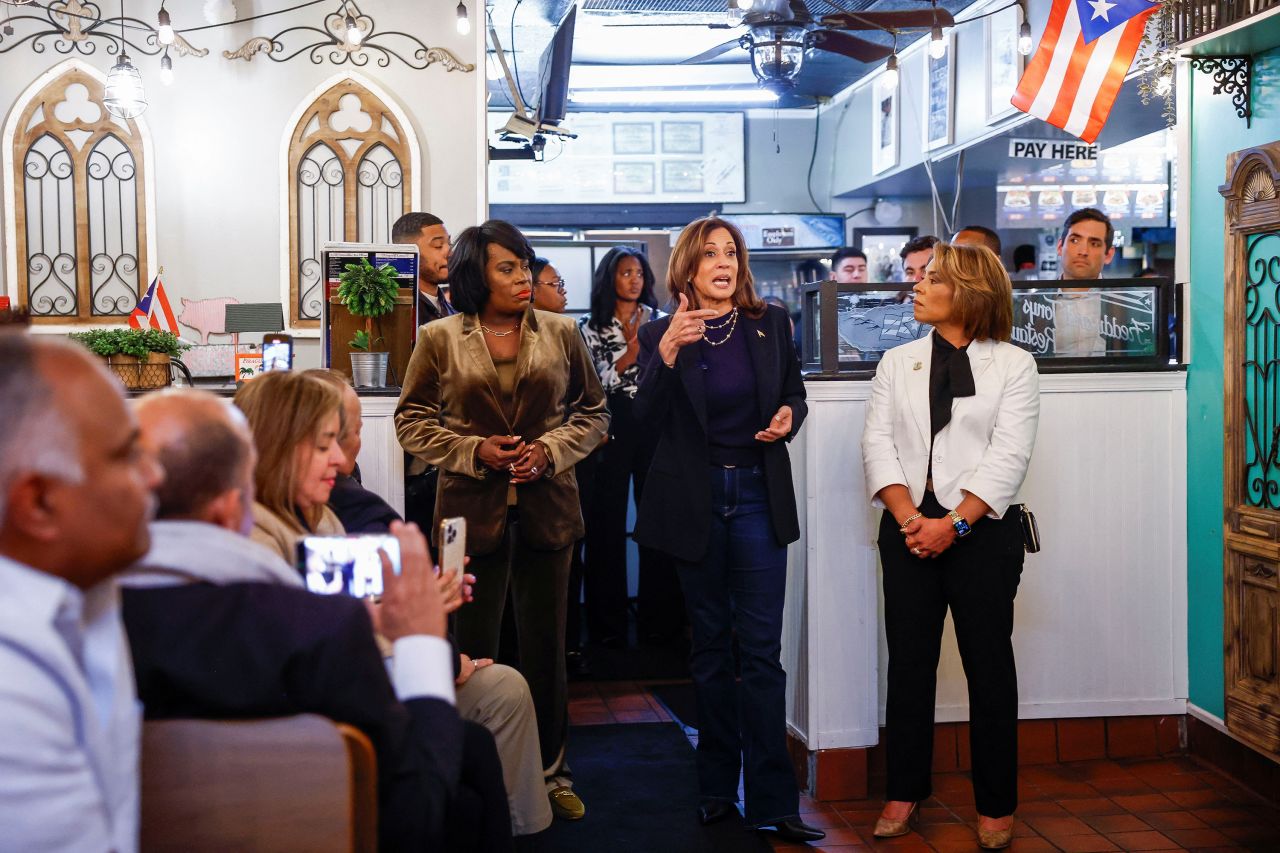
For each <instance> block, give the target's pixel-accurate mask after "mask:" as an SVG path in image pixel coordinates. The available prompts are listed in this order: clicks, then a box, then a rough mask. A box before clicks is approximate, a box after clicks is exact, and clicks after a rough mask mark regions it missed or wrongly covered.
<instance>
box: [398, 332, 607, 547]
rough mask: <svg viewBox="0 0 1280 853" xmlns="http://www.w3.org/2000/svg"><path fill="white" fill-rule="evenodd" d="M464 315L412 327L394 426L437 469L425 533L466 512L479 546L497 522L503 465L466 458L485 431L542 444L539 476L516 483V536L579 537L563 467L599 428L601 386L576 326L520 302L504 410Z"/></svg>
mask: <svg viewBox="0 0 1280 853" xmlns="http://www.w3.org/2000/svg"><path fill="white" fill-rule="evenodd" d="M484 335H485V333H484V331H483V330H482V329H481V328H480V321H479V319H478V318H477V317H476V315H474V314H454V315H453V316H450V317H445V318H443V319H440V320H436V321H434V322H432V323H429V324H427V325H425V326H422V327H421V328H420V329H419V330H418V344H417V346H416V347H414V350H413V356H412V357H411V358H410V359H409V369H408V370H407V371H406V376H405V383H404V390H403V391H402V392H401V394H400V402H399V405H397V406H396V415H395V424H396V435H397V436H398V437H399V439H400V444H401V446H402V447H404V449H405V450H406V451H407V452H408V453H410V454H412V455H413V456H416V457H418V458H420V459H422V460H424V461H426V462H428V463H430V464H432V465H436V466H438V467H439V468H440V482H439V485H438V486H437V488H436V514H435V520H434V523H433V524H432V528H433V530H432V536H433V538H434V536H435V532H436V530H439V528H440V520H441V519H444V518H452V517H454V516H462V517H464V518H466V520H467V553H469V554H472V555H482V554H488V553H491V552H492V551H494V550H496V549H497V547H498V545H499V544H500V542H501V540H502V534H503V531H504V530H505V528H506V522H507V485H508V483H509V482H510V478H509V477H508V476H507V475H506V474H505V472H500V471H492V470H489V469H488V468H486V467H485V466H484V465H483V464H482V463H481V462H480V460H479V459H478V458H477V457H476V451H477V450H478V449H479V447H480V445H481V443H482V442H483V441H484V440H485V439H486V438H488V437H489V436H491V435H518V436H520V437H521V438H522V439H523V440H524V441H525V442H530V441H533V440H534V439H537V440H538V441H540V442H542V444H543V446H545V447H546V449H547V458H548V459H549V460H550V463H551V471H550V475H551V476H548V477H542V478H540V479H537V480H534V481H533V482H531V483H524V484H521V485H520V486H518V487H517V499H516V500H517V505H518V506H519V509H520V521H521V524H520V531H521V538H522V539H523V540H524V542H525V543H526V544H527V545H529V546H530V547H532V548H535V549H541V550H554V549H557V548H564V547H567V546H569V545H572V544H573V543H574V542H575V541H577V540H578V539H580V538H582V535H583V524H582V511H581V510H580V509H579V507H578V483H577V480H576V479H575V478H574V474H573V467H574V465H576V464H577V463H578V462H579V461H580V460H581V459H583V458H584V457H586V455H587V454H588V453H590V452H591V451H592V450H594V449H595V447H596V445H597V444H599V443H600V439H601V438H602V437H603V436H604V434H605V432H606V431H607V430H608V428H609V411H608V408H607V407H606V404H605V396H604V391H603V390H602V389H601V387H600V379H599V378H598V377H597V376H596V371H595V367H593V366H592V364H591V357H590V356H589V355H588V354H587V347H586V344H584V343H583V341H582V335H580V334H579V333H578V326H577V324H576V323H574V322H573V320H572V319H570V318H568V317H564V316H561V315H559V314H552V313H549V312H546V311H538V310H536V309H533V308H530V309H528V310H526V311H525V312H524V318H523V319H522V320H521V328H520V349H519V352H518V353H517V355H516V376H515V392H514V394H513V398H514V402H513V409H514V411H513V412H512V413H511V415H510V416H508V414H507V412H506V411H505V410H504V407H503V405H502V392H501V386H500V385H499V380H498V371H497V369H496V368H495V367H494V365H493V358H492V357H491V356H490V355H489V348H488V347H487V346H486V345H485V342H484Z"/></svg>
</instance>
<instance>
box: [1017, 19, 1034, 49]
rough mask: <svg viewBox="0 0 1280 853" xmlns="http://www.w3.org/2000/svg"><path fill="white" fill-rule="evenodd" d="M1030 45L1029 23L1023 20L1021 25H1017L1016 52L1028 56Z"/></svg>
mask: <svg viewBox="0 0 1280 853" xmlns="http://www.w3.org/2000/svg"><path fill="white" fill-rule="evenodd" d="M1031 47H1032V45H1031V25H1030V24H1028V23H1027V22H1026V21H1023V22H1022V26H1020V27H1018V53H1020V54H1022V55H1023V56H1030V55H1031Z"/></svg>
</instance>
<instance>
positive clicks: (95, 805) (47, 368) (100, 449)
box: [0, 332, 162, 853]
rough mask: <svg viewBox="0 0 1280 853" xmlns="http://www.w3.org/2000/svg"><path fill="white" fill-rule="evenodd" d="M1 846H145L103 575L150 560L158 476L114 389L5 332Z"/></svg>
mask: <svg viewBox="0 0 1280 853" xmlns="http://www.w3.org/2000/svg"><path fill="white" fill-rule="evenodd" d="M0 364H3V365H4V366H5V369H4V370H3V371H0V591H2V592H0V846H2V847H4V848H5V849H11V850H40V851H81V850H83V851H92V853H102V851H107V850H112V851H116V853H129V851H133V850H136V849H137V847H138V736H139V714H138V705H137V700H136V697H135V694H134V687H133V669H132V667H131V665H130V660H129V653H128V646H127V645H126V642H125V638H124V632H123V630H122V628H121V623H120V608H119V596H118V591H117V589H116V587H115V583H114V580H113V578H112V576H113V575H114V574H115V573H117V572H119V571H120V570H122V569H124V568H125V567H126V566H128V565H130V564H131V563H133V562H134V561H135V560H137V559H138V558H139V557H141V556H142V555H143V554H145V553H146V551H147V548H148V546H149V544H150V538H149V535H148V532H147V522H148V521H149V520H150V519H151V516H152V514H153V507H154V499H153V498H152V494H151V492H152V489H154V488H155V487H156V486H157V485H159V483H160V479H161V476H162V475H161V472H160V468H159V466H158V465H157V464H156V462H155V461H154V459H152V458H151V457H150V455H149V454H147V453H146V451H145V450H144V449H143V448H142V447H141V445H140V443H139V436H138V428H137V424H136V422H135V420H134V417H133V415H132V414H131V413H130V411H129V409H128V407H127V406H126V405H125V400H124V395H123V393H122V392H121V390H120V385H119V383H118V382H116V380H115V379H114V378H112V377H111V375H110V374H108V373H107V371H106V370H105V368H104V367H103V366H102V364H101V362H100V361H97V360H95V359H93V358H92V357H91V356H90V355H89V354H88V353H87V352H86V351H85V350H83V349H81V348H79V347H77V346H74V345H71V344H67V343H62V342H57V341H51V340H42V339H34V338H31V337H28V336H24V335H21V334H19V333H17V332H0Z"/></svg>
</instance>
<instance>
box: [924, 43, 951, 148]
mask: <svg viewBox="0 0 1280 853" xmlns="http://www.w3.org/2000/svg"><path fill="white" fill-rule="evenodd" d="M942 37H943V39H945V41H944V44H946V46H947V50H946V52H945V53H943V54H942V56H940V57H939V58H937V59H934V58H933V57H932V56H930V55H929V54H928V53H927V52H926V53H925V56H924V62H925V74H924V150H925V151H932V150H934V149H935V148H941V147H943V146H944V145H950V144H951V143H952V141H954V139H955V126H954V123H953V121H952V112H953V111H952V101H953V95H952V92H953V91H954V90H955V79H956V72H955V67H956V66H955V54H956V32H955V30H954V29H948V30H947V31H946V32H945V33H944V34H943V36H942Z"/></svg>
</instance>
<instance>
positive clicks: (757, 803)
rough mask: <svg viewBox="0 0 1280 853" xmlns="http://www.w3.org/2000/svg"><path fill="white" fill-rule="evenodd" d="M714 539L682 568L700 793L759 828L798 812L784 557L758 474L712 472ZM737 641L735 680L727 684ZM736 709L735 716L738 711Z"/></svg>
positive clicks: (736, 470) (731, 677) (757, 469)
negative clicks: (785, 643) (739, 806)
mask: <svg viewBox="0 0 1280 853" xmlns="http://www.w3.org/2000/svg"><path fill="white" fill-rule="evenodd" d="M709 476H710V478H711V513H712V518H711V538H710V542H709V543H708V546H707V553H706V555H705V556H704V557H703V558H702V561H701V562H698V563H689V562H685V561H683V560H682V561H679V572H680V585H681V586H682V587H683V588H684V597H685V606H686V609H687V610H688V613H689V623H690V625H691V627H692V629H693V651H692V653H691V654H690V657H689V668H690V670H691V671H692V673H693V683H694V689H695V691H696V693H697V699H698V725H699V731H698V758H697V764H698V787H699V790H700V793H701V795H702V798H703V799H704V800H726V801H729V802H737V799H738V773H739V770H744V771H745V773H744V781H745V786H744V788H745V794H746V820H747V824H748V825H751V826H764V825H768V824H771V823H776V822H777V821H779V820H783V819H785V818H788V817H795V816H796V815H797V814H798V813H799V811H800V795H799V791H798V790H797V789H796V778H795V772H794V771H793V769H792V766H791V759H790V756H789V755H788V753H787V744H786V737H787V721H786V687H787V674H786V672H785V671H784V670H783V669H782V662H781V659H780V658H781V653H782V602H783V596H784V594H785V592H786V583H787V549H786V547H785V546H783V545H779V544H778V541H777V539H776V538H775V537H774V534H773V524H772V521H771V520H770V517H769V504H768V489H767V486H766V483H765V478H764V472H763V470H762V469H761V468H760V467H759V466H757V467H754V468H720V467H717V466H710V468H709ZM735 633H736V634H737V638H738V650H739V656H740V660H741V667H742V681H741V683H740V684H739V682H737V680H736V679H735V677H734V667H733V649H732V640H733V635H734V634H735ZM739 709H741V711H740V710H739Z"/></svg>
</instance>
